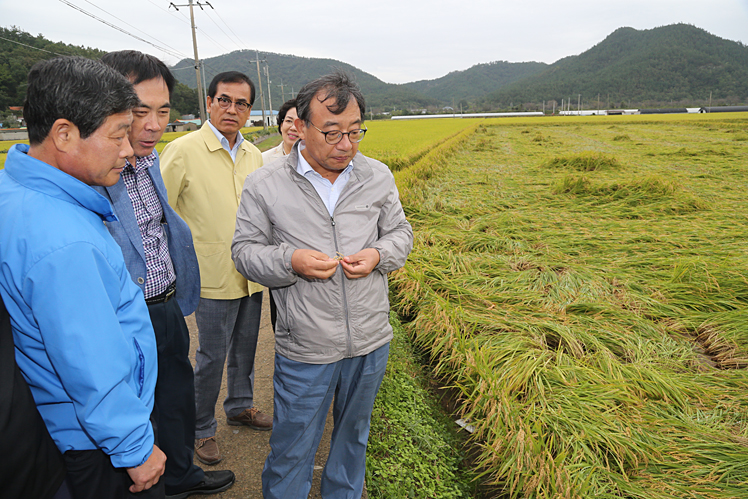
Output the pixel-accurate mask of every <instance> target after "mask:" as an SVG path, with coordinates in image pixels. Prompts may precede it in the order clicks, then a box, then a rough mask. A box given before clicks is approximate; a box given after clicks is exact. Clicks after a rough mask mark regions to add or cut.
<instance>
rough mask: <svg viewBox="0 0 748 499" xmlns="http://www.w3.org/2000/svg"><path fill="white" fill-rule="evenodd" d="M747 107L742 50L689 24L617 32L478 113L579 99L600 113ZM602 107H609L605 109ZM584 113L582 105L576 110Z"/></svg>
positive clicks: (747, 69) (746, 56)
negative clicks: (630, 109) (611, 109)
mask: <svg viewBox="0 0 748 499" xmlns="http://www.w3.org/2000/svg"><path fill="white" fill-rule="evenodd" d="M710 93H711V94H712V102H713V104H715V105H717V104H739V103H745V102H748V47H746V46H745V45H743V44H741V43H739V42H733V41H730V40H725V39H723V38H719V37H717V36H714V35H712V34H709V33H708V32H706V31H704V30H703V29H700V28H697V27H695V26H691V25H688V24H674V25H671V26H664V27H660V28H655V29H651V30H642V31H638V30H635V29H633V28H620V29H618V30H616V31H614V32H613V33H612V34H611V35H609V36H608V37H607V38H606V39H605V40H603V41H602V42H600V43H599V44H597V45H595V46H594V47H592V48H591V49H589V50H588V51H586V52H584V53H582V54H581V55H578V56H572V57H566V58H564V59H561V60H559V61H557V62H555V63H554V64H552V65H551V66H550V67H548V68H547V69H546V70H545V71H542V72H540V73H538V74H536V75H533V76H530V77H528V78H526V79H523V80H521V81H519V82H516V83H514V84H512V85H509V86H507V87H505V88H502V89H499V90H496V91H494V92H492V93H489V94H488V95H487V96H486V97H485V98H483V99H480V105H481V106H482V107H483V108H485V109H495V108H506V107H509V106H510V105H512V104H513V105H514V106H515V107H516V106H517V105H518V104H523V103H541V102H542V101H551V100H556V101H557V102H558V103H560V102H561V99H569V98H571V101H572V104H573V107H574V109H576V104H577V99H578V98H579V97H578V96H579V95H580V94H581V98H582V100H583V102H586V103H587V104H588V106H593V104H596V101H597V96H598V94H599V95H600V100H601V106H602V107H646V106H647V105H656V106H662V105H671V104H672V105H705V104H707V102H708V101H709V95H710ZM608 103H610V104H609V105H608ZM582 107H584V104H583V105H582Z"/></svg>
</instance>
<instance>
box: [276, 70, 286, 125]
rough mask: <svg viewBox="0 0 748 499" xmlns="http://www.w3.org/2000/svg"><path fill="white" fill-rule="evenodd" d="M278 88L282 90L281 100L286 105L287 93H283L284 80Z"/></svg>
mask: <svg viewBox="0 0 748 499" xmlns="http://www.w3.org/2000/svg"><path fill="white" fill-rule="evenodd" d="M276 87H280V89H281V98H282V99H283V102H284V103H285V102H286V92H284V91H283V78H281V84H280V85H276ZM279 124H280V123H279Z"/></svg>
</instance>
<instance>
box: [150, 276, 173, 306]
mask: <svg viewBox="0 0 748 499" xmlns="http://www.w3.org/2000/svg"><path fill="white" fill-rule="evenodd" d="M176 294H177V283H176V281H174V282H172V283H171V284H169V287H168V288H166V291H164V292H163V293H161V294H160V295H156V296H151V297H150V298H146V299H145V303H146V304H147V305H155V304H157V303H166V302H167V301H169V300H171V299H172V298H174V295H176Z"/></svg>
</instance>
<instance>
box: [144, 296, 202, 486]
mask: <svg viewBox="0 0 748 499" xmlns="http://www.w3.org/2000/svg"><path fill="white" fill-rule="evenodd" d="M148 312H149V313H150V315H151V322H152V323H153V330H154V331H155V333H156V345H157V347H158V380H157V381H156V395H155V403H154V406H153V417H152V418H151V420H152V421H154V422H155V429H156V431H157V434H158V446H159V448H160V449H161V450H162V451H163V452H164V454H166V472H165V473H164V476H163V477H162V478H161V480H162V481H163V483H164V484H165V486H166V493H167V494H176V493H178V492H182V491H184V490H186V489H189V488H191V487H193V486H195V485H197V484H198V483H200V482H201V481H202V480H203V478H204V476H205V475H204V473H203V470H202V469H200V467H198V466H196V465H195V464H193V463H192V455H193V453H194V446H195V381H194V374H193V371H192V364H191V363H190V358H189V352H190V332H189V330H188V329H187V324H186V323H185V321H184V316H183V315H182V310H181V309H180V308H179V304H178V303H177V300H176V299H171V300H169V301H168V302H166V303H157V304H153V305H148Z"/></svg>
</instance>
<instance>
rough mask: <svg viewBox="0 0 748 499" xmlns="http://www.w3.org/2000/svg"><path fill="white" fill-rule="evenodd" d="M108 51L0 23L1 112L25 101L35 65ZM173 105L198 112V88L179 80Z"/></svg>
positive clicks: (91, 55) (188, 111)
mask: <svg viewBox="0 0 748 499" xmlns="http://www.w3.org/2000/svg"><path fill="white" fill-rule="evenodd" d="M104 54H106V52H105V51H103V50H99V49H95V48H91V47H79V46H76V45H69V44H66V43H63V42H52V41H50V40H47V39H46V38H44V36H42V35H37V36H33V35H30V34H29V33H26V32H25V31H22V30H20V29H19V28H17V27H15V26H13V27H10V28H2V27H0V114H2V113H4V112H6V111H7V110H8V107H9V106H21V105H23V99H24V95H25V94H26V77H27V75H28V73H29V70H30V69H31V66H33V65H34V64H36V63H37V62H39V61H43V60H46V59H51V58H52V57H57V56H58V55H79V56H82V57H88V58H90V59H101V57H102V56H103V55H104ZM172 107H174V109H177V110H179V111H181V112H182V113H194V114H197V113H198V102H197V92H195V91H194V90H192V89H190V88H188V87H186V86H185V85H182V84H180V83H177V86H176V88H175V90H174V93H173V95H172Z"/></svg>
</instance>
